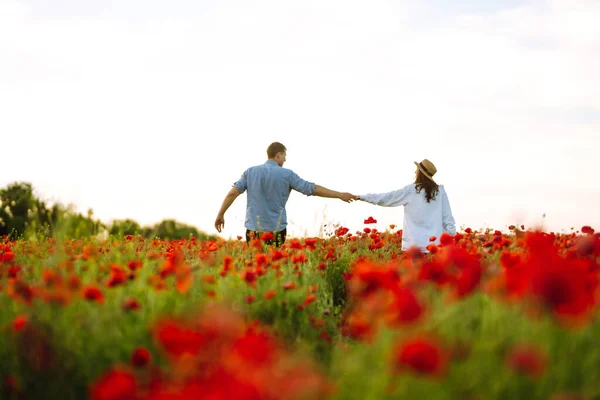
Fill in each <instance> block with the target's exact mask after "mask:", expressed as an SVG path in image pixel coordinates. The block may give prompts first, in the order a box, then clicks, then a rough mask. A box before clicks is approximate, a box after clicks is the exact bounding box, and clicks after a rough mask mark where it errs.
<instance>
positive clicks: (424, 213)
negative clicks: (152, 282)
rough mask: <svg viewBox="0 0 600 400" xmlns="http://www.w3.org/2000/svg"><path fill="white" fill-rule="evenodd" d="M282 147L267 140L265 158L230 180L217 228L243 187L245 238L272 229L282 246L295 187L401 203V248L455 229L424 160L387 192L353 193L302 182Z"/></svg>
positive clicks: (379, 202)
mask: <svg viewBox="0 0 600 400" xmlns="http://www.w3.org/2000/svg"><path fill="white" fill-rule="evenodd" d="M286 151H287V149H286V148H285V146H284V145H283V144H281V143H279V142H274V143H271V145H270V146H269V147H268V148H267V156H268V160H267V161H266V162H265V163H264V164H262V165H257V166H254V167H250V168H248V169H247V170H246V171H245V172H244V173H243V174H242V176H241V178H240V179H239V180H238V181H237V182H235V183H234V184H233V187H232V188H231V190H230V191H229V193H227V195H226V196H225V199H224V200H223V204H222V205H221V209H220V210H219V213H218V214H217V219H216V220H215V228H216V229H217V231H219V232H221V230H222V229H223V227H224V226H225V212H226V211H227V209H228V208H229V207H230V206H231V204H232V203H233V202H234V201H235V199H236V198H237V197H238V196H239V195H240V194H242V193H244V192H245V191H246V190H247V191H248V204H247V207H246V222H245V225H246V241H247V242H249V241H250V240H251V239H252V237H258V238H260V236H261V235H262V233H264V232H272V233H273V235H274V239H273V240H272V241H271V243H272V244H275V245H276V246H281V245H282V244H283V242H285V237H286V232H287V231H286V226H287V215H286V210H285V204H286V202H287V200H288V197H289V196H290V192H291V190H292V189H294V190H296V191H298V192H300V193H303V194H305V195H307V196H319V197H329V198H337V199H340V200H343V201H345V202H347V203H350V202H352V201H354V200H362V201H366V202H368V203H372V204H376V205H379V206H383V207H397V206H404V223H403V233H402V250H406V249H408V248H410V247H413V246H418V247H419V248H421V249H422V250H423V251H426V247H427V245H429V244H430V243H432V242H430V241H429V238H430V237H432V236H435V237H436V240H435V241H434V242H433V243H439V238H440V236H441V234H442V233H443V232H447V233H449V234H450V235H455V234H456V228H455V226H454V218H453V217H452V211H451V209H450V203H449V201H448V196H447V195H446V191H445V189H444V187H443V186H441V185H438V184H437V183H435V181H434V180H433V175H435V173H436V172H437V169H436V168H435V166H434V165H433V163H431V162H430V161H429V160H423V161H421V162H420V163H417V162H415V164H416V166H417V170H416V176H415V182H414V183H411V184H409V185H406V186H404V187H403V188H401V189H398V190H394V191H391V192H388V193H381V194H373V193H369V194H365V195H360V196H355V195H353V194H350V193H346V192H344V193H341V192H336V191H335V190H330V189H327V188H325V187H323V186H319V185H316V184H314V183H311V182H307V181H305V180H303V179H302V178H300V177H299V176H298V175H297V174H296V173H294V172H293V171H292V170H290V169H287V168H282V167H283V164H284V163H285V161H286Z"/></svg>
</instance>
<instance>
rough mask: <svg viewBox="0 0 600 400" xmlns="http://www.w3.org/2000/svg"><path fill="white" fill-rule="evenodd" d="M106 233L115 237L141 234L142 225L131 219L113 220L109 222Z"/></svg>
mask: <svg viewBox="0 0 600 400" xmlns="http://www.w3.org/2000/svg"><path fill="white" fill-rule="evenodd" d="M108 233H109V234H111V235H113V236H117V237H119V236H125V235H136V234H142V227H141V226H140V224H138V223H137V222H136V221H134V220H133V219H129V218H127V219H121V220H115V221H112V223H111V224H110V228H109V230H108Z"/></svg>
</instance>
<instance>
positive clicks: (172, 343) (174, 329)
mask: <svg viewBox="0 0 600 400" xmlns="http://www.w3.org/2000/svg"><path fill="white" fill-rule="evenodd" d="M155 337H156V339H157V340H158V342H159V343H160V345H161V346H162V348H163V349H164V350H165V351H166V352H167V353H168V354H169V355H171V356H175V357H180V356H182V355H184V354H192V355H196V354H198V352H199V351H200V349H201V348H202V347H203V346H204V344H205V343H206V338H205V336H204V335H202V334H201V333H200V332H198V331H196V330H194V329H192V328H190V327H187V326H185V325H184V324H179V323H177V322H175V321H170V320H166V321H162V322H160V323H159V324H158V325H157V327H156V329H155Z"/></svg>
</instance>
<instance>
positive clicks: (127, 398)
mask: <svg viewBox="0 0 600 400" xmlns="http://www.w3.org/2000/svg"><path fill="white" fill-rule="evenodd" d="M137 394H138V385H137V381H136V379H135V376H134V375H133V374H132V373H131V372H128V371H121V370H118V369H114V370H111V371H109V372H108V373H106V374H105V375H103V376H101V377H100V378H99V379H98V380H97V381H96V382H94V383H93V384H92V386H91V388H90V397H91V399H92V400H132V399H136V398H138V396H137Z"/></svg>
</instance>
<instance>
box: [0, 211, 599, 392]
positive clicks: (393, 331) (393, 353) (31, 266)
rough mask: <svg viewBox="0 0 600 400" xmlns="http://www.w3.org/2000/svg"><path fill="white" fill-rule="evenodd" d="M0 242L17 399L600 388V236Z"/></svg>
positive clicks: (520, 231) (586, 230)
mask: <svg viewBox="0 0 600 400" xmlns="http://www.w3.org/2000/svg"><path fill="white" fill-rule="evenodd" d="M364 222H365V228H364V230H363V231H360V232H354V233H353V232H349V231H348V229H346V228H343V227H339V228H337V229H336V231H335V233H333V234H331V235H329V236H328V237H326V238H300V239H298V238H291V239H288V240H287V242H286V243H285V244H284V245H283V246H282V247H280V248H275V247H271V246H268V245H265V243H264V242H265V241H266V240H268V239H269V234H265V235H264V237H262V238H260V239H256V240H254V241H253V242H251V244H250V246H247V245H246V242H245V241H243V240H242V239H241V238H239V240H229V241H224V240H221V239H218V240H205V241H196V240H194V239H191V240H175V241H165V240H160V239H155V240H149V239H144V238H142V237H137V236H132V235H127V236H125V237H120V238H115V237H111V238H109V239H108V240H100V239H94V238H89V239H77V240H58V239H49V240H39V241H33V240H16V241H11V240H8V239H7V238H4V239H3V240H2V241H0V329H2V335H0V360H1V361H0V398H3V399H44V398H52V399H82V398H90V399H94V400H108V399H139V400H151V399H152V400H154V399H156V400H158V399H169V400H171V399H200V398H202V399H386V398H389V399H428V400H435V399H473V400H475V399H528V400H533V399H548V400H566V399H571V400H575V399H599V398H600V346H599V345H600V319H599V312H598V310H599V300H600V299H599V294H600V288H599V285H598V278H599V267H600V235H599V234H598V233H595V232H594V230H593V229H592V228H591V227H583V228H582V229H581V230H573V232H572V233H569V234H565V233H561V234H555V233H548V232H542V231H537V230H526V229H525V227H523V226H520V227H515V226H511V227H509V230H507V231H506V232H500V231H494V230H489V229H488V230H485V231H475V230H472V229H469V228H467V229H464V230H463V231H461V232H460V233H458V234H457V235H455V236H450V235H447V234H444V235H443V236H442V237H441V238H431V242H432V244H431V245H430V246H429V247H428V250H429V253H422V252H421V251H419V250H417V249H410V250H408V251H405V252H402V251H401V239H402V231H401V230H399V229H398V228H397V227H395V226H389V227H386V229H385V230H383V231H378V230H377V229H374V228H372V227H373V226H374V225H373V223H376V221H375V219H373V218H368V219H366V220H365V221H364Z"/></svg>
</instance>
